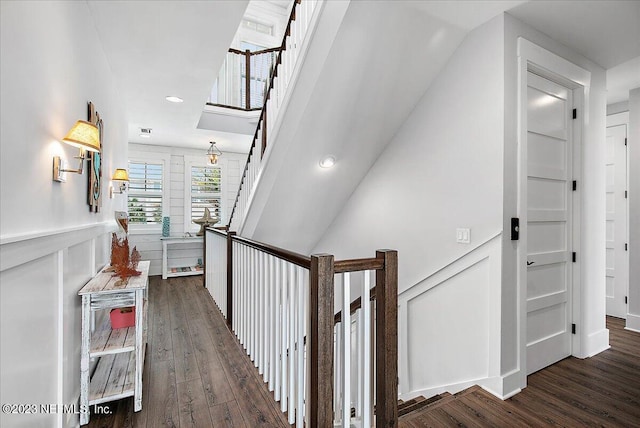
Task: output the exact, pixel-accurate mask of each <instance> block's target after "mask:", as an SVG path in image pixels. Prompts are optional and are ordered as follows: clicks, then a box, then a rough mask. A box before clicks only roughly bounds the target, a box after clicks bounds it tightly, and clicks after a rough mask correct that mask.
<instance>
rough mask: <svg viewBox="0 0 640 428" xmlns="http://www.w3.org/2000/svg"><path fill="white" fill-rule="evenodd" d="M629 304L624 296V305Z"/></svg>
mask: <svg viewBox="0 0 640 428" xmlns="http://www.w3.org/2000/svg"><path fill="white" fill-rule="evenodd" d="M628 303H629V299H627V296H624V304H625V305H626V304H628Z"/></svg>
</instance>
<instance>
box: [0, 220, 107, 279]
mask: <svg viewBox="0 0 640 428" xmlns="http://www.w3.org/2000/svg"><path fill="white" fill-rule="evenodd" d="M116 229H117V225H116V222H115V220H112V221H106V222H103V223H94V224H89V225H83V226H76V227H69V228H66V229H62V230H56V231H46V232H41V233H39V234H35V233H28V234H24V235H21V236H18V235H15V236H12V237H11V238H10V239H3V241H2V242H1V243H0V272H2V271H5V270H7V269H10V268H13V267H16V266H18V265H21V264H24V263H28V262H30V261H32V260H36V259H39V258H40V257H44V256H46V255H49V254H53V253H55V252H56V251H59V250H62V249H65V248H69V247H71V246H73V245H76V244H79V243H81V242H84V241H88V240H90V239H92V238H96V237H98V236H100V235H103V234H105V233H109V232H113V231H115V230H116Z"/></svg>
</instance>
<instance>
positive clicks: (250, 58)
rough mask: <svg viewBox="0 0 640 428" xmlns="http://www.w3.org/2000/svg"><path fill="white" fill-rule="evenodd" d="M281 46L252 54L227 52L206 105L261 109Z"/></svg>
mask: <svg viewBox="0 0 640 428" xmlns="http://www.w3.org/2000/svg"><path fill="white" fill-rule="evenodd" d="M280 49H281V48H280V47H277V48H270V49H263V50H259V51H254V52H251V51H249V50H246V51H244V52H243V51H240V50H237V49H233V48H232V49H229V52H227V57H226V58H225V60H224V64H222V67H221V68H220V72H219V73H218V78H217V79H216V81H215V83H214V85H213V89H212V90H211V96H210V97H209V100H208V101H207V105H212V106H218V107H226V108H232V109H238V110H246V111H251V110H260V109H261V108H262V107H263V105H264V98H265V89H266V88H267V84H268V83H269V80H270V77H271V71H272V70H273V65H274V64H275V62H276V58H277V55H278V52H280Z"/></svg>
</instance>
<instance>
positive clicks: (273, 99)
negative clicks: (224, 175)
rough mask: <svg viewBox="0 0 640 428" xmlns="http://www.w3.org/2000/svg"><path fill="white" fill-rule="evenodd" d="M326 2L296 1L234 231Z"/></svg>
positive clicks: (254, 144)
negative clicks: (318, 13) (299, 60)
mask: <svg viewBox="0 0 640 428" xmlns="http://www.w3.org/2000/svg"><path fill="white" fill-rule="evenodd" d="M322 1H324V0H295V1H294V5H293V8H292V9H291V15H290V17H289V22H288V24H287V27H286V30H285V32H284V38H283V40H282V45H281V47H280V48H279V50H278V54H277V58H276V60H275V64H274V66H273V69H272V71H271V76H270V79H269V84H268V85H267V86H266V90H265V96H264V102H263V105H262V112H261V114H260V118H259V120H258V126H257V128H256V132H255V134H254V136H253V142H252V144H251V148H250V150H249V156H248V157H247V163H246V164H245V167H244V171H243V174H242V178H241V181H240V188H239V189H238V194H237V195H236V199H235V202H234V205H233V208H232V210H231V215H230V216H229V223H228V226H229V228H230V229H231V230H240V229H241V226H242V224H243V222H244V218H245V215H246V212H247V209H248V207H249V205H250V203H251V196H252V193H253V190H254V187H255V185H256V183H257V181H258V177H259V173H260V171H261V170H262V167H263V164H264V161H265V159H263V155H264V153H265V150H266V149H267V146H268V145H269V144H271V143H272V142H273V139H274V136H275V132H274V131H275V129H276V127H277V124H278V113H279V112H280V110H281V108H282V107H283V105H284V104H286V102H287V100H288V88H289V87H290V86H291V84H292V82H293V81H294V80H295V79H296V78H297V67H296V64H298V59H300V58H301V57H302V55H303V53H304V52H305V51H306V48H307V43H306V42H307V40H308V39H307V35H308V34H310V33H311V30H312V28H313V27H314V26H315V17H316V15H317V11H318V10H319V9H320V4H321V3H322Z"/></svg>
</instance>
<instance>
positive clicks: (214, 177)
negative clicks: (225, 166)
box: [189, 165, 223, 222]
mask: <svg viewBox="0 0 640 428" xmlns="http://www.w3.org/2000/svg"><path fill="white" fill-rule="evenodd" d="M190 172H191V174H190V175H191V183H190V189H191V200H190V210H189V211H190V219H191V222H193V220H195V219H198V218H201V217H202V216H204V210H205V208H209V211H210V212H211V216H212V217H218V218H219V219H220V221H222V214H223V211H222V169H221V168H220V167H219V166H215V165H205V166H201V165H191V168H190Z"/></svg>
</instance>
